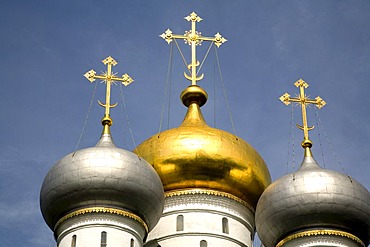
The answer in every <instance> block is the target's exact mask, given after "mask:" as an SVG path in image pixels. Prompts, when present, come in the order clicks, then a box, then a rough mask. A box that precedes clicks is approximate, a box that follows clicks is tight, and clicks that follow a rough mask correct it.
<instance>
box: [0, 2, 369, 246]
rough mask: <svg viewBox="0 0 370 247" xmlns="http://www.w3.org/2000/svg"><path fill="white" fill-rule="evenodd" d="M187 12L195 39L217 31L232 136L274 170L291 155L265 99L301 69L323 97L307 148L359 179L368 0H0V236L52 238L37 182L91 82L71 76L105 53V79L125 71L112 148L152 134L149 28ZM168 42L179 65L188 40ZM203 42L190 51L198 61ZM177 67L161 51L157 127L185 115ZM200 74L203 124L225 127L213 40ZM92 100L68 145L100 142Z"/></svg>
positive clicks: (275, 106)
mask: <svg viewBox="0 0 370 247" xmlns="http://www.w3.org/2000/svg"><path fill="white" fill-rule="evenodd" d="M192 11H195V12H196V13H198V14H199V15H200V16H201V17H202V18H203V19H204V20H203V21H202V22H200V23H199V24H198V29H199V31H201V32H202V34H203V35H205V36H213V35H214V34H215V33H217V32H220V33H221V34H222V35H223V36H225V37H226V38H227V39H228V42H226V43H225V44H224V45H222V46H221V47H220V49H218V50H217V52H218V57H219V58H220V64H221V71H222V76H223V80H224V86H225V89H226V92H227V96H228V100H229V104H230V109H231V113H232V115H233V121H234V123H235V129H236V133H237V135H238V136H240V137H241V138H243V139H244V140H246V141H247V142H249V143H250V144H252V145H253V146H254V147H255V148H256V149H257V151H258V152H259V153H260V154H261V155H262V156H263V158H264V159H265V161H266V163H267V165H268V167H269V169H270V172H271V175H272V178H273V180H275V179H277V178H279V177H281V176H283V175H284V174H285V173H286V172H287V171H289V172H291V171H293V170H296V169H297V167H298V166H299V164H300V162H301V160H302V156H303V150H302V149H301V148H300V142H301V140H302V138H303V137H302V136H303V134H302V133H301V131H298V130H297V129H296V128H295V127H294V131H293V133H292V134H289V132H290V128H291V127H290V125H291V124H292V125H295V123H301V119H300V109H299V108H298V107H294V116H293V119H292V116H291V111H292V107H290V106H285V105H284V104H282V103H281V102H280V101H279V100H278V98H279V97H280V96H281V95H282V94H283V93H285V92H288V93H289V94H291V95H292V96H294V95H295V94H297V93H298V89H297V88H296V87H295V86H294V85H293V84H294V82H295V81H296V80H297V79H299V78H303V79H305V80H306V81H307V82H308V83H309V85H310V87H309V88H308V89H307V91H306V92H307V94H308V95H310V96H311V98H315V97H316V96H318V95H319V96H321V97H322V98H323V99H324V100H325V101H326V102H327V105H326V106H325V107H324V108H322V109H321V110H318V114H319V120H316V119H317V117H316V116H315V115H317V114H315V110H314V108H312V107H311V108H309V112H308V116H309V123H310V125H317V122H322V125H318V126H316V127H315V129H314V130H313V131H311V132H310V137H311V138H312V140H313V142H314V147H313V153H314V156H315V157H316V159H317V161H318V162H319V163H320V164H321V165H322V166H325V167H326V168H329V169H333V170H337V171H340V172H345V173H347V174H349V175H351V176H352V177H354V178H355V179H357V180H358V181H360V182H361V183H362V184H363V185H364V186H365V187H367V188H368V189H369V187H370V180H369V174H370V165H369V160H370V152H369V151H370V150H369V145H368V142H369V139H370V124H369V122H370V110H369V108H370V97H369V96H368V95H369V89H370V82H369V78H370V14H369V13H370V1H367V0H362V1H359V0H353V1H337V0H327V1H318V0H313V1H300V0H294V1H293V0H291V1H289V0H288V1H245V0H232V1H215V0H212V1H210V0H206V1H174V0H171V1H158V0H153V1H144V0H137V1H113V0H111V1H69V0H67V1H57V0H49V1H35V0H30V1H19V0H18V1H4V0H3V1H1V0H0V37H1V38H0V54H1V57H0V68H1V81H2V83H1V85H2V89H1V90H0V112H1V116H2V117H1V119H2V121H0V130H1V136H2V138H0V175H1V177H2V179H1V180H0V218H1V220H0V246H2V247H10V246H12V247H14V246H17V247H26V246H27V247H43V246H45V247H51V246H55V243H54V240H53V235H52V232H51V231H50V230H49V229H48V228H47V226H46V224H45V223H44V221H43V219H42V216H41V213H40V210H39V191H40V187H41V184H42V181H43V179H44V176H45V175H46V173H47V171H48V170H49V169H50V168H51V166H52V165H53V164H54V163H55V162H56V161H57V160H58V159H60V158H62V157H63V156H64V155H67V154H68V153H70V152H73V151H74V149H75V147H76V144H77V141H78V139H79V136H80V134H81V130H82V128H83V126H84V121H85V118H86V114H87V111H88V108H89V104H90V100H91V96H92V93H93V90H94V86H95V85H93V84H90V82H89V81H87V80H86V79H85V78H84V77H83V74H84V73H85V72H86V71H88V70H90V69H94V70H96V71H97V72H100V71H104V70H105V67H104V65H103V64H102V63H101V60H103V59H104V58H105V57H107V56H108V55H111V56H112V57H114V58H115V59H116V60H117V62H118V65H117V66H115V67H114V71H116V72H118V75H121V74H124V73H128V74H129V75H130V76H131V77H133V78H134V79H135V82H134V83H132V84H131V85H130V86H128V87H126V88H124V95H125V102H126V108H125V109H123V111H124V114H122V111H121V108H120V106H118V107H117V108H115V109H113V110H112V117H113V120H114V125H113V126H112V134H113V137H114V140H115V142H116V144H117V146H119V147H122V148H125V149H128V150H132V149H133V148H134V144H133V142H132V141H131V137H130V130H131V131H132V132H133V135H134V138H135V142H136V144H139V143H141V142H142V141H144V140H145V139H147V138H148V137H150V136H152V135H154V134H155V133H157V132H158V129H159V125H160V122H161V119H160V116H161V111H162V104H163V99H164V96H163V95H164V90H165V88H166V86H165V82H166V76H167V67H168V61H169V54H170V52H169V51H170V45H167V43H166V42H165V41H164V40H162V39H161V38H159V35H160V34H161V33H162V32H164V31H165V30H166V29H167V28H170V29H171V30H172V31H173V32H174V33H177V34H183V33H184V31H186V30H189V29H190V24H189V23H188V22H187V21H185V20H184V17H185V16H187V15H188V14H189V13H191V12H192ZM179 44H180V47H181V49H182V51H183V52H184V54H185V56H186V59H187V60H188V61H189V58H190V53H189V47H188V46H187V45H184V44H183V42H182V41H179ZM208 45H209V44H207V43H203V45H202V46H200V47H199V60H201V58H202V57H201V56H203V55H204V54H205V53H206V50H207V48H208ZM185 69H186V68H185V66H184V64H183V62H182V60H181V57H180V55H179V52H178V51H177V49H176V47H174V55H173V70H172V79H171V82H172V84H171V94H170V96H169V97H165V111H164V112H165V113H164V117H163V119H164V120H163V128H162V129H166V128H168V127H169V128H173V127H176V126H178V125H179V123H180V122H181V121H182V119H183V116H184V114H185V111H186V109H185V107H183V106H182V105H181V103H180V100H179V95H180V92H181V91H182V90H183V89H184V88H185V87H186V86H187V85H189V82H188V81H186V80H185V79H184V78H183V76H182V74H183V71H185ZM202 72H203V73H205V79H204V80H203V81H201V82H200V83H199V84H200V85H201V86H202V87H204V88H205V89H206V90H207V91H208V93H209V100H208V103H207V104H206V105H205V106H204V107H203V108H202V110H203V114H204V116H205V118H206V120H207V122H208V123H209V124H210V125H211V126H214V125H216V127H217V128H221V129H224V130H227V131H230V132H233V129H232V125H231V122H230V118H229V113H228V109H227V105H226V101H225V97H224V96H223V91H222V85H221V80H220V77H219V73H218V70H217V63H216V59H215V52H214V50H213V49H212V50H211V52H210V54H209V56H208V59H207V61H206V63H205V65H204V66H203V69H202ZM98 83H99V82H98ZM168 87H169V86H168ZM119 91H120V90H119V87H114V88H113V96H112V97H113V99H112V102H116V101H117V102H118V103H119V104H121V105H122V103H121V96H120V93H119ZM98 99H99V100H101V101H103V100H104V85H103V84H100V83H99V85H98V87H97V92H96V97H95V99H94V104H93V107H92V111H91V114H90V117H89V120H88V122H87V125H86V130H85V131H84V133H83V138H82V141H81V144H80V146H79V148H84V147H89V146H93V145H95V144H96V142H97V141H98V139H99V136H100V133H101V130H102V127H101V125H100V119H101V117H102V116H103V112H104V111H103V109H102V108H101V107H99V106H98V105H97V103H96V101H97V100H98ZM168 103H169V104H168ZM126 114H127V115H128V117H129V124H128V122H127V120H126ZM318 134H320V135H318ZM292 139H293V140H294V145H292V144H290V145H288V144H289V143H290V141H289V140H292ZM328 140H329V141H328ZM293 147H294V148H293ZM293 167H294V168H293Z"/></svg>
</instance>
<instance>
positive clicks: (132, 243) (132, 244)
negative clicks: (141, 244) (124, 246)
mask: <svg viewBox="0 0 370 247" xmlns="http://www.w3.org/2000/svg"><path fill="white" fill-rule="evenodd" d="M134 245H135V241H134V239H133V238H131V242H130V247H134Z"/></svg>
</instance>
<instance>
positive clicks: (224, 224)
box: [222, 217, 229, 234]
mask: <svg viewBox="0 0 370 247" xmlns="http://www.w3.org/2000/svg"><path fill="white" fill-rule="evenodd" d="M222 233H226V234H229V221H228V220H227V218H225V217H224V218H222Z"/></svg>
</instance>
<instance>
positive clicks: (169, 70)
mask: <svg viewBox="0 0 370 247" xmlns="http://www.w3.org/2000/svg"><path fill="white" fill-rule="evenodd" d="M172 62H173V44H171V46H170V57H169V59H168V67H167V76H166V83H165V89H164V93H163V104H162V112H161V119H160V123H159V130H158V136H159V133H161V131H162V124H163V115H164V107H165V100H166V97H167V93H168V94H169V96H168V98H169V100H168V119H167V128H168V127H169V121H170V120H169V119H170V99H171V97H170V95H171V84H172ZM168 86H169V87H170V89H169V90H168Z"/></svg>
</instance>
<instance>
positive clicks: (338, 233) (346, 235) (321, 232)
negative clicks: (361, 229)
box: [276, 229, 365, 247]
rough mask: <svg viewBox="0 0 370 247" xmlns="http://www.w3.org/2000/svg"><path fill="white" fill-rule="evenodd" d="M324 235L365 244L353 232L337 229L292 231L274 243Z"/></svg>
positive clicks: (282, 243)
mask: <svg viewBox="0 0 370 247" xmlns="http://www.w3.org/2000/svg"><path fill="white" fill-rule="evenodd" d="M325 235H333V236H340V237H344V238H348V239H351V240H353V241H355V242H357V243H359V244H360V245H361V246H363V247H365V244H364V243H363V242H362V241H361V239H359V238H358V237H356V236H355V235H353V234H350V233H348V232H343V231H339V230H324V229H320V230H309V231H304V232H298V233H294V234H292V235H289V236H288V237H286V238H284V239H283V240H281V241H280V242H279V243H278V244H277V245H276V247H282V246H283V245H284V244H285V243H287V242H289V241H290V240H293V239H297V238H303V237H310V236H325Z"/></svg>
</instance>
